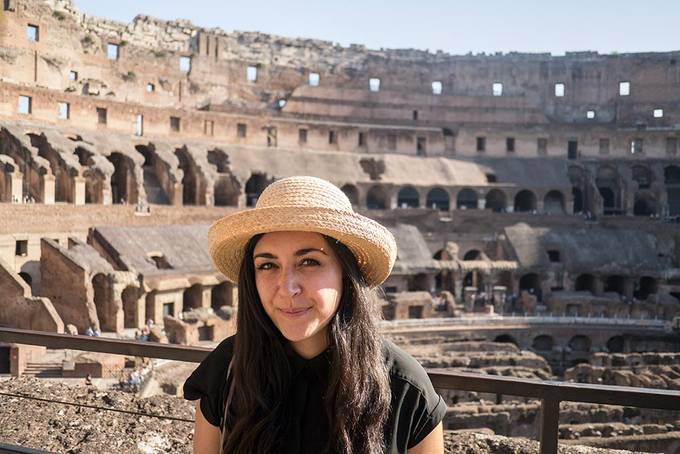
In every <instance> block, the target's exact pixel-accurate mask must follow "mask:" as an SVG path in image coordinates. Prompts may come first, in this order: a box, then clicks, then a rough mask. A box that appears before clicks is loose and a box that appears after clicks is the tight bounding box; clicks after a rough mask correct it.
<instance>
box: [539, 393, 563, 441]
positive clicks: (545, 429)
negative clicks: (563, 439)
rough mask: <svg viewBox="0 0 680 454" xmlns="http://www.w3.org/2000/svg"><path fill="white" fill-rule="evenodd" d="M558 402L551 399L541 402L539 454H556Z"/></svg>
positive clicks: (558, 417) (558, 416)
mask: <svg viewBox="0 0 680 454" xmlns="http://www.w3.org/2000/svg"><path fill="white" fill-rule="evenodd" d="M559 419H560V401H559V400H558V399H553V398H547V397H546V398H544V399H542V400H541V438H540V443H541V447H540V454H557V437H558V430H557V429H558V423H559Z"/></svg>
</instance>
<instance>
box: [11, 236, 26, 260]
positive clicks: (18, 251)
mask: <svg viewBox="0 0 680 454" xmlns="http://www.w3.org/2000/svg"><path fill="white" fill-rule="evenodd" d="M14 255H16V256H18V257H26V256H27V255H28V240H17V242H16V243H15V245H14Z"/></svg>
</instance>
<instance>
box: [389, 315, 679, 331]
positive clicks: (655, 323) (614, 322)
mask: <svg viewBox="0 0 680 454" xmlns="http://www.w3.org/2000/svg"><path fill="white" fill-rule="evenodd" d="M514 324H522V325H588V326H593V325H597V326H613V327H622V326H626V327H636V328H642V329H653V330H665V329H667V327H668V326H669V325H670V321H667V320H656V319H650V318H639V319H638V318H609V317H572V316H566V315H565V316H556V315H543V316H528V315H524V316H523V315H489V316H472V317H470V316H467V317H466V316H463V317H455V318H453V317H442V318H422V319H406V320H383V321H381V322H380V327H381V328H383V329H390V328H425V327H427V328H431V327H448V326H500V325H514Z"/></svg>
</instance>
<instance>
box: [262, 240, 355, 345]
mask: <svg viewBox="0 0 680 454" xmlns="http://www.w3.org/2000/svg"><path fill="white" fill-rule="evenodd" d="M253 260H254V263H255V285H256V287H257V293H258V294H259V296H260V300H261V301H262V305H263V306H264V310H265V312H267V314H268V315H269V318H271V320H272V322H274V325H276V327H277V328H278V329H279V331H281V334H283V336H284V337H285V338H286V339H288V340H289V341H290V343H291V344H292V346H293V348H294V349H295V351H296V352H297V353H298V354H299V355H300V356H302V357H305V358H312V357H314V356H316V355H318V354H319V353H321V352H322V351H323V350H325V349H326V347H327V345H328V340H327V337H326V333H327V331H328V322H329V321H330V320H331V318H332V317H333V316H334V315H335V312H336V311H337V309H338V305H339V304H340V297H341V296H342V268H341V265H340V262H339V260H338V257H337V255H336V254H335V252H334V251H333V249H332V248H331V247H330V246H329V245H328V243H327V242H326V240H325V238H324V237H323V236H322V235H320V234H318V233H311V232H272V233H267V234H265V235H263V236H262V238H260V240H259V241H258V242H257V245H256V246H255V250H254V252H253Z"/></svg>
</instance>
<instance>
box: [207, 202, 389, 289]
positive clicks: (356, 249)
mask: <svg viewBox="0 0 680 454" xmlns="http://www.w3.org/2000/svg"><path fill="white" fill-rule="evenodd" d="M284 231H300V232H316V233H320V234H323V235H327V236H330V237H332V238H335V239H336V240H338V241H340V242H342V243H343V244H344V245H345V246H347V247H348V248H349V249H350V251H352V253H353V254H354V256H355V257H356V259H357V263H358V265H359V269H360V271H361V273H362V274H363V275H364V278H365V279H366V281H367V282H368V284H369V285H370V286H371V287H377V286H378V285H380V284H382V283H383V282H384V281H385V279H387V277H388V276H389V274H390V272H391V271H392V266H393V265H394V261H395V259H396V250H397V247H396V243H395V241H394V237H393V236H392V234H391V233H390V232H389V230H387V229H386V228H385V227H383V226H382V225H380V224H379V223H377V222H375V221H373V220H372V219H369V218H367V217H365V216H362V215H360V214H357V213H353V212H347V211H344V210H335V209H331V208H319V207H290V206H277V207H266V208H255V209H252V210H246V211H240V212H238V213H234V214H231V215H228V216H226V217H224V218H222V219H220V220H218V221H216V222H215V223H214V224H213V225H212V226H210V230H209V232H208V251H209V253H210V256H211V258H212V260H213V263H214V264H215V266H216V267H217V269H218V270H220V271H221V272H222V273H223V274H224V275H225V276H226V277H227V279H229V280H230V281H231V282H234V283H237V281H238V275H239V270H240V268H241V265H242V263H243V254H244V249H245V246H246V244H247V243H248V241H249V240H250V239H251V238H252V237H253V236H255V235H257V234H260V233H268V232H284Z"/></svg>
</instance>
